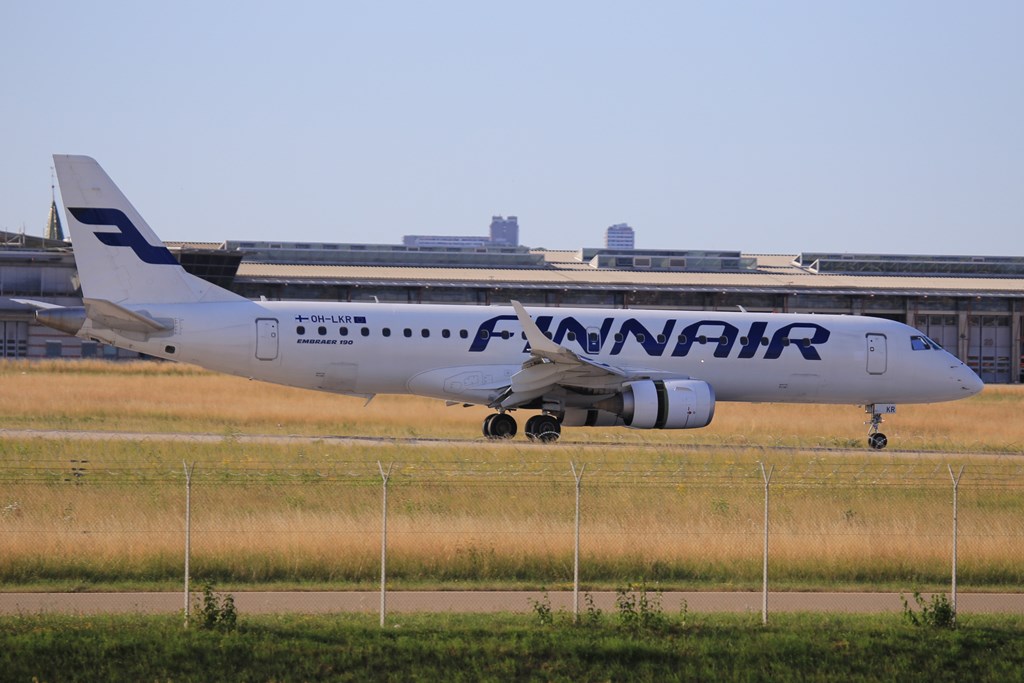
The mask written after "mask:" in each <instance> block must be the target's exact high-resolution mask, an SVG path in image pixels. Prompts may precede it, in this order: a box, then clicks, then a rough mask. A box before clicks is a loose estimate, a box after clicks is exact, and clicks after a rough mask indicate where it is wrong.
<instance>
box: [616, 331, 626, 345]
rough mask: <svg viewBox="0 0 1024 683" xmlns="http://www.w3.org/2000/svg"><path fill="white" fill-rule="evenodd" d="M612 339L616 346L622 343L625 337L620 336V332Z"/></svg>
mask: <svg viewBox="0 0 1024 683" xmlns="http://www.w3.org/2000/svg"><path fill="white" fill-rule="evenodd" d="M614 339H615V343H616V344H621V343H622V342H623V340H624V339H625V337H623V336H622V333H621V332H616V333H615V337H614Z"/></svg>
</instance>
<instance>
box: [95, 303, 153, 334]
mask: <svg viewBox="0 0 1024 683" xmlns="http://www.w3.org/2000/svg"><path fill="white" fill-rule="evenodd" d="M82 303H84V304H85V311H86V317H87V318H88V319H89V320H91V321H92V323H93V325H95V326H96V327H106V328H108V329H111V330H118V331H122V332H144V333H149V334H152V333H154V332H166V331H168V330H170V329H171V328H172V326H171V325H167V324H164V323H161V322H157V321H156V320H153V319H152V318H150V317H148V316H145V315H142V314H141V313H136V312H135V311H129V310H128V309H127V308H124V307H123V306H118V305H117V304H115V303H112V302H110V301H106V300H104V299H83V301H82Z"/></svg>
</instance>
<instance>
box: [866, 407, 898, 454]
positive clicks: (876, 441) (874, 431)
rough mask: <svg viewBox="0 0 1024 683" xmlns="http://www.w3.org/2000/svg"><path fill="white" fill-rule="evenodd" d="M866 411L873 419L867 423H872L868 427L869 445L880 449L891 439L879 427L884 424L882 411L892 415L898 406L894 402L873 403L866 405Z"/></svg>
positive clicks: (877, 449)
mask: <svg viewBox="0 0 1024 683" xmlns="http://www.w3.org/2000/svg"><path fill="white" fill-rule="evenodd" d="M864 411H865V412H866V413H867V414H868V415H870V416H871V420H870V421H869V422H868V423H867V424H869V425H870V428H869V429H868V445H869V446H871V447H872V448H874V449H875V450H876V451H880V450H882V449H883V448H885V447H886V446H887V445H888V444H889V439H888V438H886V436H885V434H883V433H882V432H880V431H878V428H879V427H880V426H881V425H882V412H883V411H884V412H885V413H886V414H889V415H891V414H892V413H894V412H896V406H895V405H893V404H889V403H885V404H881V405H878V404H873V405H867V406H864Z"/></svg>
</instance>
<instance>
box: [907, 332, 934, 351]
mask: <svg viewBox="0 0 1024 683" xmlns="http://www.w3.org/2000/svg"><path fill="white" fill-rule="evenodd" d="M933 344H934V342H932V341H931V340H930V339H929V338H928V337H920V336H917V335H914V336H913V337H911V338H910V348H912V349H913V350H914V351H928V350H930V349H933V348H937V347H938V344H935V345H934V346H933Z"/></svg>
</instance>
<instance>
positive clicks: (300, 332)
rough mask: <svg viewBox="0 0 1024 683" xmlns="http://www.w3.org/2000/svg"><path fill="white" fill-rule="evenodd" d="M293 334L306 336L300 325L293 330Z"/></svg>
mask: <svg viewBox="0 0 1024 683" xmlns="http://www.w3.org/2000/svg"><path fill="white" fill-rule="evenodd" d="M295 334H299V335H302V334H306V328H305V327H303V326H302V325H299V326H298V327H296V328H295Z"/></svg>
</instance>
